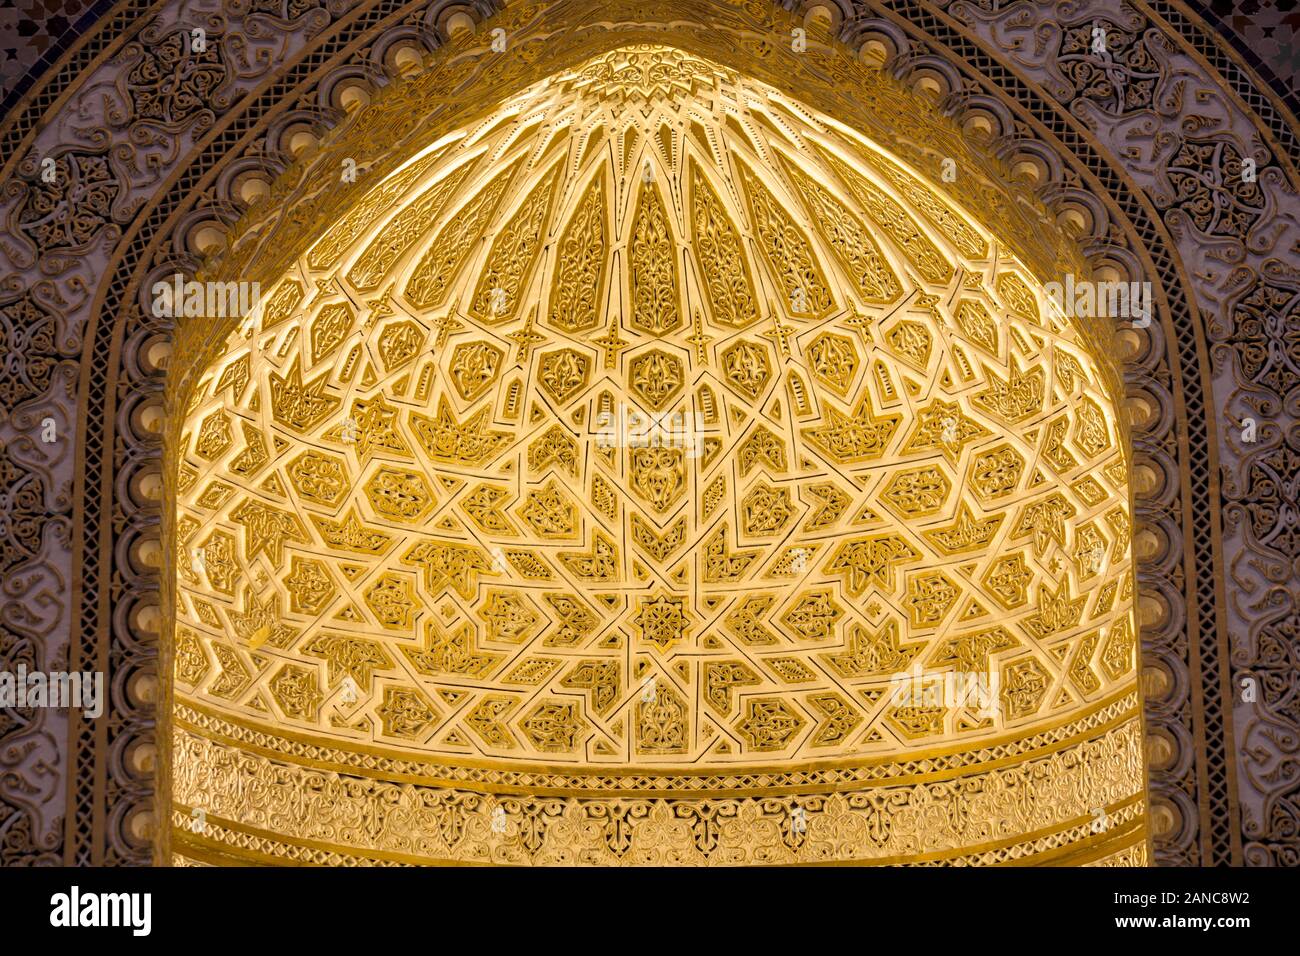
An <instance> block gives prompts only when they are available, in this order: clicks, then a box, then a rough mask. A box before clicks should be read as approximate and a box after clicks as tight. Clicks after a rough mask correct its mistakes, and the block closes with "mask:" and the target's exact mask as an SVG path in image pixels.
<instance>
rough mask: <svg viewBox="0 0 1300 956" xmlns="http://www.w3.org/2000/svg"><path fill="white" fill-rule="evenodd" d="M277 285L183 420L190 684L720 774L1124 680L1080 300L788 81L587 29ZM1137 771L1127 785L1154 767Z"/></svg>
mask: <svg viewBox="0 0 1300 956" xmlns="http://www.w3.org/2000/svg"><path fill="white" fill-rule="evenodd" d="M266 292H267V294H266V295H265V297H264V303H263V305H262V307H261V308H259V309H258V310H256V311H255V312H254V314H253V315H252V316H251V317H250V318H249V319H248V320H247V321H246V322H245V323H244V325H243V327H242V328H241V329H240V331H239V332H238V333H237V334H236V335H234V336H232V338H231V340H230V342H229V346H228V349H227V351H226V353H225V355H224V356H223V357H222V358H221V359H220V360H219V361H218V362H217V363H216V364H215V365H214V366H213V367H212V368H211V369H210V371H209V373H208V375H207V376H206V377H205V378H204V380H203V381H202V382H201V384H200V386H199V387H198V388H197V389H196V391H195V393H194V396H193V401H192V404H191V407H190V409H189V410H188V413H187V419H186V422H187V424H186V427H185V429H184V434H183V456H182V464H181V470H180V476H179V489H180V495H181V499H180V506H179V513H178V516H177V526H176V542H177V555H176V567H177V573H178V575H179V583H180V588H179V590H180V595H179V599H178V607H177V612H178V624H177V628H176V654H175V661H176V665H175V678H176V682H177V697H178V701H179V702H180V703H181V704H183V705H191V706H193V707H194V708H196V712H203V713H208V714H215V715H219V716H220V717H222V718H223V719H225V718H228V719H229V720H231V721H233V722H235V724H239V725H241V726H245V725H246V726H253V727H260V728H262V729H263V730H266V729H272V730H275V731H277V732H284V733H290V734H307V735H309V739H310V740H311V741H315V742H321V743H322V744H327V745H328V746H334V747H343V748H344V749H346V748H347V747H348V746H349V745H353V746H356V745H379V746H382V747H384V748H385V749H386V750H388V751H394V752H398V753H401V754H402V755H404V757H405V758H406V759H416V760H426V761H430V762H432V763H433V764H437V763H439V762H453V763H454V762H456V761H461V760H466V759H469V760H484V759H488V760H490V761H492V762H493V763H494V765H502V764H504V765H509V766H514V767H526V766H528V765H530V764H533V763H536V764H539V765H540V764H546V765H556V764H570V765H573V766H575V767H589V768H591V769H592V772H593V773H599V772H602V768H603V769H604V770H611V769H617V770H626V769H628V768H638V769H642V770H646V771H653V770H655V768H659V769H662V770H667V769H669V768H691V769H693V770H709V771H724V770H725V769H726V768H727V767H728V766H736V765H744V766H753V765H755V764H763V765H768V766H782V765H786V764H788V765H789V766H791V767H795V766H799V765H804V764H807V763H808V762H812V761H825V760H838V761H850V760H851V759H853V758H857V759H863V758H868V757H870V758H876V759H878V758H880V757H882V756H888V755H891V754H897V755H899V756H900V757H902V756H904V755H907V756H908V757H909V758H910V757H918V756H920V757H924V756H925V755H926V754H930V753H934V752H936V750H937V749H938V748H948V749H951V748H953V747H954V746H955V747H957V748H959V749H960V748H961V747H975V746H979V745H981V744H982V743H984V742H987V741H989V740H993V739H1005V738H1007V737H1008V735H1010V736H1011V737H1015V736H1016V735H1018V734H1024V733H1028V732H1031V731H1033V730H1035V729H1037V728H1041V727H1044V726H1048V725H1055V724H1059V723H1061V722H1062V721H1069V720H1075V719H1078V718H1079V717H1080V716H1081V715H1083V714H1085V713H1090V712H1093V711H1095V709H1096V708H1097V707H1098V706H1099V705H1101V704H1104V703H1105V702H1107V701H1110V700H1114V699H1116V698H1117V696H1120V695H1124V694H1126V693H1129V692H1131V691H1132V689H1133V687H1134V682H1135V674H1134V657H1135V636H1134V633H1135V632H1134V625H1133V620H1132V612H1131V605H1132V600H1133V593H1132V565H1131V542H1130V535H1131V511H1130V505H1129V491H1128V470H1127V464H1126V461H1125V456H1124V451H1123V445H1124V441H1125V439H1124V437H1123V436H1122V435H1121V434H1120V433H1119V431H1118V427H1117V423H1116V415H1115V411H1114V404H1113V399H1112V398H1111V397H1110V396H1109V395H1108V394H1107V393H1106V391H1105V389H1104V387H1103V385H1102V384H1101V382H1102V380H1103V379H1102V375H1101V374H1100V372H1099V370H1098V366H1097V364H1096V363H1095V362H1094V361H1093V359H1092V358H1091V357H1090V356H1089V354H1088V352H1087V349H1086V348H1085V347H1084V346H1083V345H1082V344H1081V339H1080V338H1079V336H1078V334H1077V330H1076V329H1075V328H1074V327H1073V326H1072V323H1071V321H1070V320H1067V319H1065V318H1064V317H1063V316H1061V315H1059V313H1057V312H1056V311H1055V310H1054V309H1053V308H1052V307H1051V306H1050V305H1049V303H1048V302H1047V300H1046V298H1045V297H1044V296H1043V294H1042V291H1041V288H1040V287H1039V286H1038V285H1037V283H1036V282H1035V281H1034V279H1033V277H1032V275H1031V273H1030V271H1029V270H1028V269H1026V268H1025V267H1024V266H1023V265H1021V264H1020V263H1018V262H1017V261H1016V260H1015V259H1014V258H1013V257H1012V256H1011V255H1010V254H1009V253H1008V252H1007V251H1006V250H1004V249H1003V248H1000V246H999V244H998V242H997V239H996V237H995V236H992V235H989V234H988V233H987V232H986V231H985V230H984V228H983V227H982V226H981V225H979V224H978V223H977V222H975V221H973V220H972V219H971V218H970V217H969V216H968V215H967V214H965V213H963V212H962V211H961V210H959V209H958V208H956V207H955V206H954V205H952V204H951V203H950V202H948V201H946V200H945V199H943V198H941V197H940V196H939V195H938V194H937V193H936V191H935V190H934V189H933V188H932V187H931V186H930V185H929V184H927V183H926V182H925V181H924V180H923V179H921V178H919V177H917V176H916V174H915V173H914V172H913V171H911V170H909V169H908V168H906V166H905V165H904V164H902V163H901V162H899V161H897V160H895V159H894V158H891V157H890V156H889V154H888V153H887V152H885V151H884V150H882V149H881V147H880V145H879V144H873V143H869V142H867V141H866V140H865V139H863V138H862V137H860V136H858V135H857V134H855V133H854V132H853V131H851V130H849V129H847V128H845V127H843V126H842V125H840V124H837V123H835V122H834V121H832V120H830V119H828V118H827V117H825V116H822V115H819V114H817V113H816V112H815V111H812V110H810V109H809V108H807V107H806V106H804V105H801V104H800V103H798V102H797V101H795V100H792V99H791V98H789V97H787V96H785V95H783V94H780V93H778V92H777V91H775V90H773V89H771V88H769V87H767V86H765V85H763V84H761V83H757V82H754V81H752V80H749V79H746V78H744V77H742V76H739V75H737V74H735V73H733V72H732V71H729V70H726V69H723V68H721V67H718V66H716V65H715V64H712V63H710V62H708V61H706V60H703V59H701V58H698V57H695V56H692V55H687V54H684V53H681V52H679V51H675V50H670V49H666V48H660V47H634V48H624V49H621V50H617V51H615V52H613V53H610V54H607V55H604V56H601V57H597V58H595V59H593V60H591V61H589V62H587V63H585V64H583V65H581V66H579V67H577V68H575V69H573V70H571V71H568V72H566V73H563V74H561V75H558V76H556V77H554V78H552V79H551V80H549V81H547V82H544V83H541V84H538V85H537V86H534V87H532V88H530V89H528V90H526V91H525V92H523V93H522V94H520V95H518V96H516V97H514V98H513V99H511V100H510V101H508V102H506V103H504V104H503V105H502V107H501V109H500V110H499V111H498V112H497V114H495V115H494V116H492V117H490V118H488V119H487V120H484V121H483V122H480V123H478V124H475V125H473V126H472V127H470V128H466V129H463V130H461V131H459V132H457V133H454V134H452V135H449V136H447V137H444V138H443V139H442V140H440V141H439V142H437V143H434V144H432V145H431V146H430V148H429V149H428V150H426V151H425V152H424V153H422V154H421V155H420V156H417V157H416V158H414V159H413V160H412V161H411V162H409V163H407V164H406V165H405V166H403V167H402V168H401V169H399V170H398V171H397V172H395V173H393V174H392V175H391V176H389V177H388V178H387V179H386V180H385V181H384V182H383V183H381V184H379V185H378V186H376V187H375V188H374V189H372V190H371V191H370V192H369V193H368V194H367V195H366V196H365V198H363V199H362V200H361V201H360V202H359V203H358V204H357V205H356V206H355V207H354V208H353V209H352V210H350V211H349V212H348V213H347V214H346V215H345V216H343V217H341V218H340V219H338V220H337V221H336V222H335V223H333V224H332V225H331V226H330V227H329V228H328V229H327V230H326V231H325V232H324V233H323V235H322V236H321V237H320V239H319V240H318V241H317V242H315V244H314V245H312V246H311V248H310V249H309V250H308V251H307V252H306V253H305V254H304V255H303V256H302V257H301V258H300V260H299V261H298V263H297V265H296V266H295V268H294V269H293V270H292V271H291V272H290V273H289V274H288V275H286V276H285V277H283V278H282V279H281V280H280V281H279V282H277V283H275V284H274V285H273V286H272V287H271V288H270V289H268V290H266ZM645 422H658V427H657V428H651V429H650V430H649V433H648V434H641V433H640V430H641V426H639V425H638V423H645ZM913 668H915V669H917V670H924V671H925V672H927V673H954V674H955V673H962V674H969V673H978V674H987V675H991V678H992V680H993V681H995V683H993V684H992V687H993V688H994V689H995V690H994V693H995V695H996V698H997V703H998V706H996V707H992V708H982V707H980V706H979V705H978V704H976V703H975V702H974V701H970V702H964V703H963V702H958V703H952V702H951V701H943V700H940V701H935V700H932V699H926V700H923V701H910V700H909V701H902V702H900V701H898V700H896V699H894V697H893V695H892V689H893V688H892V686H891V684H890V677H891V675H894V674H896V673H899V672H906V671H909V670H912V669H913ZM1128 720H1129V721H1130V722H1131V723H1132V724H1133V726H1134V727H1136V715H1135V714H1134V713H1130V714H1129V716H1128ZM178 726H181V727H183V728H185V733H187V734H189V733H195V732H197V731H196V730H195V728H194V725H193V724H190V723H187V722H186V721H185V720H183V719H178ZM200 736H203V734H202V733H200ZM1117 739H1118V738H1117ZM187 746H189V745H187ZM191 749H192V748H191ZM1121 749H1122V748H1121ZM1115 752H1116V753H1119V751H1115ZM1117 761H1118V762H1116V763H1114V764H1111V765H1110V774H1109V775H1108V776H1107V779H1106V782H1105V786H1106V787H1107V788H1108V790H1107V793H1106V795H1105V797H1104V799H1102V801H1101V804H1100V805H1101V806H1104V805H1105V804H1107V803H1110V802H1113V801H1114V800H1115V799H1116V796H1117V793H1119V792H1120V791H1123V793H1124V799H1125V800H1128V799H1130V798H1132V797H1134V796H1135V795H1138V794H1139V793H1140V791H1141V786H1142V784H1141V766H1140V759H1139V758H1134V757H1132V756H1131V755H1129V756H1127V757H1124V758H1122V759H1120V758H1117ZM1119 766H1122V767H1123V768H1124V769H1123V770H1121V771H1116V770H1115V768H1116V767H1119ZM193 770H194V768H188V769H185V770H182V771H181V772H179V773H178V774H177V783H176V786H177V790H176V793H175V797H176V800H177V801H178V803H180V804H182V805H184V804H186V803H187V792H186V788H187V787H189V788H190V795H192V794H193V793H195V792H197V791H200V790H207V789H208V788H206V787H205V785H204V783H203V781H202V780H200V779H199V778H198V777H196V776H195V773H194V772H191V771H193ZM1116 772H1118V773H1119V776H1118V777H1116V776H1115V775H1114V774H1115V773H1116ZM1087 776H1088V775H1087V774H1084V775H1083V777H1082V778H1081V779H1083V780H1085V781H1086V779H1087ZM1081 785H1086V784H1081ZM1099 786H1100V784H1099ZM1086 802H1087V801H1086V800H1085V803H1086ZM900 806H901V804H900ZM1076 809H1077V808H1076ZM1084 810H1085V812H1092V810H1093V807H1092V806H1091V805H1089V806H1086V807H1084ZM1072 812H1073V811H1072ZM231 815H232V817H233V816H237V815H238V814H237V813H233V812H232V814H231ZM1135 819H1138V820H1139V821H1140V806H1139V811H1138V817H1136V818H1135ZM1039 822H1040V823H1041V822H1042V821H1039ZM1060 822H1061V821H1060V820H1053V821H1052V823H1053V825H1055V824H1058V823H1060ZM1020 823H1023V824H1024V825H1025V826H1026V827H1027V826H1028V825H1029V823H1028V820H1027V819H1026V820H1022V821H1019V822H1018V823H1017V824H1016V825H1017V826H1019V825H1020ZM1008 832H1010V831H1008ZM1081 832H1082V834H1083V836H1082V837H1080V838H1081V839H1082V838H1086V837H1087V835H1088V834H1089V833H1090V832H1091V831H1089V830H1088V829H1087V828H1086V827H1085V828H1084V829H1083V831H1081ZM1132 832H1133V833H1135V834H1137V836H1136V838H1137V839H1140V838H1141V832H1140V829H1138V830H1134V831H1132ZM999 835H1005V834H1002V833H1000V834H999ZM1071 839H1073V838H1071ZM1067 842H1068V841H1067ZM948 844H951V841H948ZM945 845H947V844H945ZM443 852H450V851H448V850H446V849H445V848H444V850H443ZM1126 852H1127V851H1126ZM1142 852H1144V851H1142ZM1139 855H1141V853H1139Z"/></svg>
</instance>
